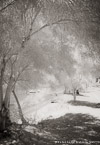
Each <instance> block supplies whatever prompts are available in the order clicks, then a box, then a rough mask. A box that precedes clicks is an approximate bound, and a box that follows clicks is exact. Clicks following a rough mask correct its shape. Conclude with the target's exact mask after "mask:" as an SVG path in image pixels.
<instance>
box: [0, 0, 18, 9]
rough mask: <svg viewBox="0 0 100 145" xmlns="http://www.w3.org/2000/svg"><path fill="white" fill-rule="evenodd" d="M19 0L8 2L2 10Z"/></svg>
mask: <svg viewBox="0 0 100 145" xmlns="http://www.w3.org/2000/svg"><path fill="white" fill-rule="evenodd" d="M16 1H17V0H13V1H11V2H10V3H8V4H7V5H6V6H4V7H3V8H1V9H0V12H3V11H4V10H5V9H6V8H7V7H9V6H11V5H13V4H14V3H15V2H16Z"/></svg>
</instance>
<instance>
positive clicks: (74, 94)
mask: <svg viewBox="0 0 100 145" xmlns="http://www.w3.org/2000/svg"><path fill="white" fill-rule="evenodd" d="M73 96H74V102H75V101H76V90H75V89H74V91H73Z"/></svg>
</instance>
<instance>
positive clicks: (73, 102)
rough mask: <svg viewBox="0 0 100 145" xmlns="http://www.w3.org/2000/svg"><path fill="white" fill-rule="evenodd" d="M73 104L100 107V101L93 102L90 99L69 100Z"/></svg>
mask: <svg viewBox="0 0 100 145" xmlns="http://www.w3.org/2000/svg"><path fill="white" fill-rule="evenodd" d="M68 103H69V104H71V105H74V106H86V107H92V108H100V103H91V102H88V101H73V100H72V101H69V102H68Z"/></svg>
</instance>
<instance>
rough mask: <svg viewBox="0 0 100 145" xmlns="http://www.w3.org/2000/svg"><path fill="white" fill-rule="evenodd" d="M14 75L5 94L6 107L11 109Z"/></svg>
mask: <svg viewBox="0 0 100 145" xmlns="http://www.w3.org/2000/svg"><path fill="white" fill-rule="evenodd" d="M13 83H14V81H13V77H10V79H9V82H8V85H7V89H6V94H5V99H4V103H5V107H6V108H7V109H8V110H9V107H10V96H11V92H12V88H13Z"/></svg>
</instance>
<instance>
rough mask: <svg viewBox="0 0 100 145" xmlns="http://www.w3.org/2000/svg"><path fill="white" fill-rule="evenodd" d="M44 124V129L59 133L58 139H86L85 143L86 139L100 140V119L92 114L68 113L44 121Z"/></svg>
mask: <svg viewBox="0 0 100 145" xmlns="http://www.w3.org/2000/svg"><path fill="white" fill-rule="evenodd" d="M42 124H43V129H44V130H46V131H49V132H50V133H52V135H57V138H58V140H68V141H71V140H77V141H84V142H85V143H83V145H86V141H99V140H100V120H98V119H96V118H94V117H93V116H90V115H86V114H66V115H65V116H62V117H60V118H57V119H49V120H45V121H42ZM75 144H76V145H77V143H75ZM96 144H97V143H96V142H95V145H96Z"/></svg>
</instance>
